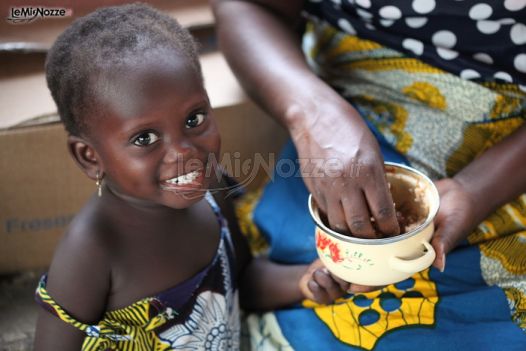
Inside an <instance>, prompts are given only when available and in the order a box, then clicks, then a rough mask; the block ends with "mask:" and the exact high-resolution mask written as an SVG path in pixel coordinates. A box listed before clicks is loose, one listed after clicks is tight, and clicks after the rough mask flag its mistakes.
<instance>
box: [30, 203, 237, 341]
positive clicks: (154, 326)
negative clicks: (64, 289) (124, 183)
mask: <svg viewBox="0 0 526 351" xmlns="http://www.w3.org/2000/svg"><path fill="white" fill-rule="evenodd" d="M205 198H206V200H207V201H208V203H209V204H210V206H211V207H212V209H213V210H214V213H215V214H216V216H217V219H218V221H219V223H220V226H221V239H220V242H219V246H218V249H217V253H216V255H215V257H214V259H213V260H212V262H211V263H210V265H209V266H208V267H206V268H205V269H203V270H202V271H201V272H199V273H198V274H196V275H195V276H194V277H192V278H190V279H188V280H186V281H184V282H182V283H180V284H179V285H177V286H175V287H173V288H171V289H169V290H167V291H164V292H162V293H160V294H157V295H156V296H151V297H147V298H144V299H142V300H140V301H137V302H135V303H134V304H132V305H130V306H127V307H125V308H122V309H119V310H115V311H108V312H106V313H105V315H104V318H103V319H102V320H101V321H100V322H99V323H98V324H96V325H87V324H84V323H81V322H79V321H77V320H75V319H74V318H73V317H71V316H70V315H69V314H68V312H67V311H65V310H64V309H63V308H61V307H60V306H59V305H58V304H57V303H56V302H55V301H54V300H53V299H52V297H51V296H50V295H49V293H48V291H47V290H46V282H47V276H46V275H44V276H43V277H42V279H41V281H40V283H39V286H38V288H37V290H36V300H37V302H38V303H39V304H40V305H41V306H42V307H43V308H45V309H46V310H48V311H49V312H50V313H52V314H54V315H55V316H57V317H58V318H60V319H61V320H63V321H64V322H66V323H68V324H71V325H73V326H74V327H76V328H78V329H80V330H82V331H84V332H85V333H86V338H85V339H84V343H83V345H82V351H92V350H97V351H98V350H134V351H135V350H138V351H141V350H156V351H168V350H238V349H239V337H240V324H239V303H238V293H237V289H236V285H235V281H234V277H235V274H234V272H235V255H234V248H233V244H232V240H231V237H230V231H229V229H228V226H227V223H226V220H225V218H224V217H223V216H222V214H221V212H220V209H219V207H218V205H217V204H216V202H215V201H214V199H213V197H212V195H211V194H210V193H207V194H206V196H205Z"/></svg>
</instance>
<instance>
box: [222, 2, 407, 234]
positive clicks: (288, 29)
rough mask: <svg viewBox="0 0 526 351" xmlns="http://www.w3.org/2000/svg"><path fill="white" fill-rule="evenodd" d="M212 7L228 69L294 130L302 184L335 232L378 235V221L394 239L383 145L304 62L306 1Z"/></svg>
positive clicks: (293, 134) (261, 102)
mask: <svg viewBox="0 0 526 351" xmlns="http://www.w3.org/2000/svg"><path fill="white" fill-rule="evenodd" d="M212 5H213V10H214V14H215V16H216V19H217V24H218V28H217V29H218V36H219V41H220V45H221V48H222V50H223V52H224V53H225V56H226V58H227V60H228V62H229V64H230V65H231V67H232V69H233V71H234V73H235V74H236V76H237V78H238V79H239V80H240V82H241V84H242V85H243V87H244V88H245V90H246V91H247V92H248V94H249V95H250V96H251V97H252V98H253V99H254V100H255V101H256V102H257V103H258V104H259V105H260V106H262V107H263V108H264V109H265V110H266V111H267V112H268V113H269V114H270V115H271V116H273V117H274V118H276V119H277V120H278V121H279V122H280V123H281V124H282V125H283V126H285V127H286V128H287V129H288V131H289V132H290V135H291V137H292V140H293V141H294V144H295V146H296V148H297V150H298V154H299V158H300V164H301V165H302V175H303V179H304V181H305V184H306V185H307V188H308V189H309V191H310V192H311V193H312V194H313V196H314V198H315V199H316V202H317V203H318V206H319V207H320V208H321V209H322V210H323V211H324V212H325V213H327V216H328V221H329V224H330V226H331V227H332V228H333V229H335V230H338V231H342V232H345V231H349V229H350V232H351V233H352V234H353V235H355V236H359V237H374V236H375V235H376V234H378V233H375V230H374V229H373V226H372V224H371V221H370V217H371V216H373V217H374V218H375V220H376V223H377V225H378V228H379V229H380V231H381V232H382V233H384V234H388V235H393V234H397V233H398V232H399V226H398V223H397V221H396V216H395V211H394V207H393V202H392V198H391V195H390V193H389V191H388V188H387V182H386V179H385V174H384V170H383V159H382V156H381V154H380V151H379V147H378V143H377V142H376V140H375V139H374V137H373V135H372V134H371V132H370V131H369V130H368V128H367V126H366V124H365V123H364V121H363V120H362V118H361V117H360V116H359V114H358V112H357V111H356V110H355V109H354V108H353V107H352V106H351V105H350V104H349V103H348V102H347V101H345V100H344V99H343V98H342V97H340V96H339V95H338V94H337V93H336V92H335V91H334V90H333V89H332V88H331V87H330V86H328V85H327V84H326V83H325V82H323V81H322V80H321V79H320V78H318V77H317V76H316V75H315V74H314V73H313V72H312V71H311V70H310V68H309V67H308V65H307V63H306V61H305V59H304V56H303V53H302V51H301V48H300V38H299V36H298V35H297V33H296V29H297V27H298V25H299V24H300V18H301V16H300V12H301V9H302V6H303V1H279V0H270V1H232V0H213V1H212ZM326 167H329V168H330V171H331V172H330V174H328V173H326ZM356 170H359V171H356Z"/></svg>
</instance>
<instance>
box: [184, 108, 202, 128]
mask: <svg viewBox="0 0 526 351" xmlns="http://www.w3.org/2000/svg"><path fill="white" fill-rule="evenodd" d="M205 119H206V114H205V113H202V112H199V113H196V114H193V115H191V116H190V117H188V118H187V119H186V122H185V127H186V128H195V127H197V126H199V125H201V124H202V123H203V122H204V121H205Z"/></svg>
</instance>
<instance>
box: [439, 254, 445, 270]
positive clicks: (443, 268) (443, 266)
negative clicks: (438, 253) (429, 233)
mask: <svg viewBox="0 0 526 351" xmlns="http://www.w3.org/2000/svg"><path fill="white" fill-rule="evenodd" d="M445 269H446V254H442V268H441V269H440V273H444V270H445Z"/></svg>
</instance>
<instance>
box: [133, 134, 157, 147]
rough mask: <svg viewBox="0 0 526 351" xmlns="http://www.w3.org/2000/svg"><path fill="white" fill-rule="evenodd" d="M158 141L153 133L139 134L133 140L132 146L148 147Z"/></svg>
mask: <svg viewBox="0 0 526 351" xmlns="http://www.w3.org/2000/svg"><path fill="white" fill-rule="evenodd" d="M157 140H159V137H158V136H157V134H155V133H154V132H146V133H141V134H139V135H137V136H136V137H135V139H133V144H134V145H137V146H148V145H151V144H153V143H155V142H156V141H157Z"/></svg>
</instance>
